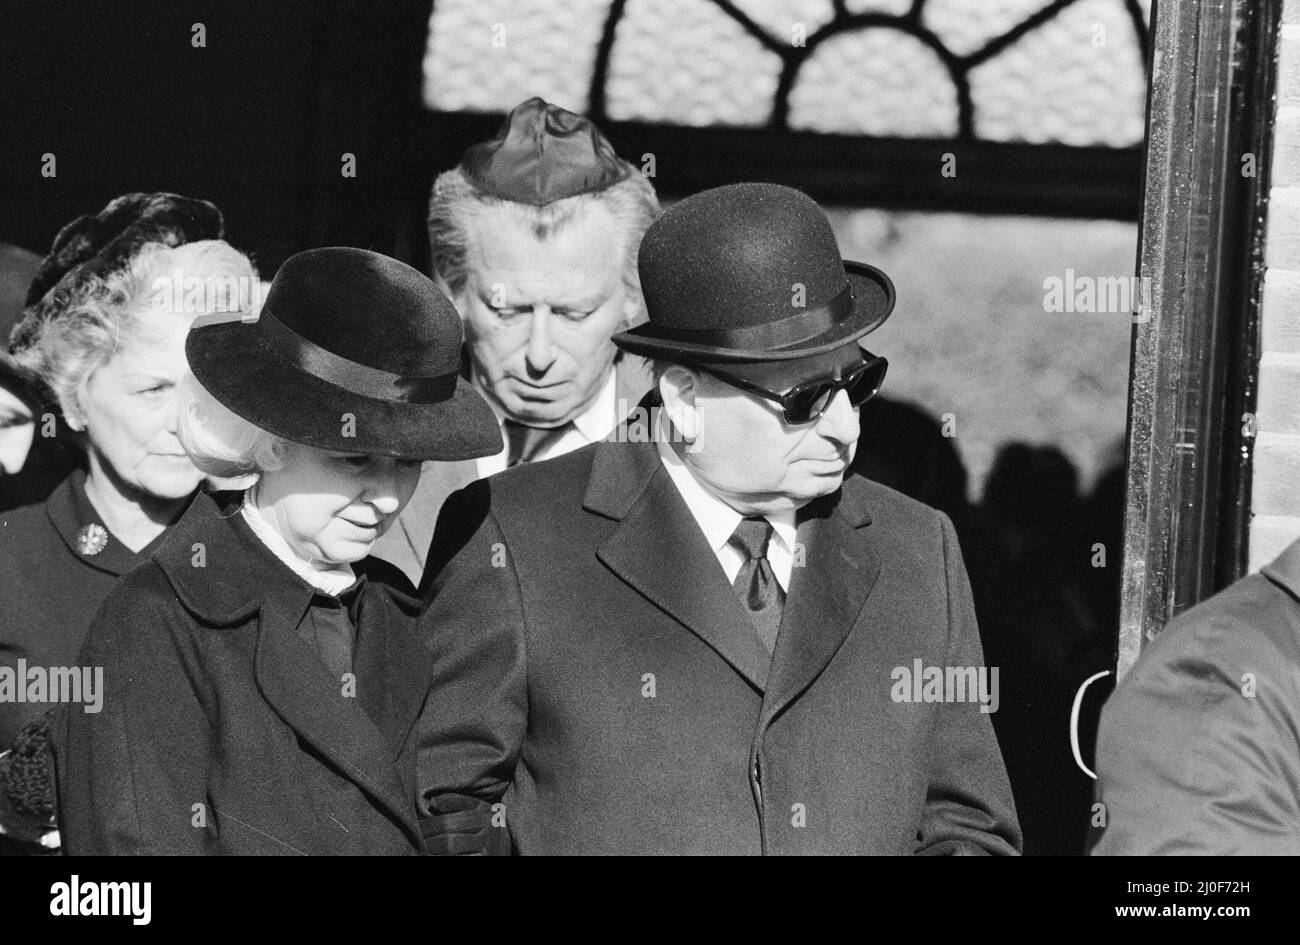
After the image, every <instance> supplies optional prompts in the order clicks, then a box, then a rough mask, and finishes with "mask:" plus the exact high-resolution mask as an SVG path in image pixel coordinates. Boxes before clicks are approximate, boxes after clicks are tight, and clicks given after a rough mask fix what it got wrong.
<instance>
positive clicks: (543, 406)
mask: <svg viewBox="0 0 1300 945" xmlns="http://www.w3.org/2000/svg"><path fill="white" fill-rule="evenodd" d="M502 406H504V407H505V411H506V416H508V417H509V418H510V419H511V420H514V421H517V422H518V423H523V424H526V425H527V426H530V427H560V426H564V424H566V423H568V422H569V421H570V420H572V419H573V418H574V417H576V416H577V415H578V414H579V413H581V412H582V408H581V406H580V405H574V404H571V403H569V402H567V401H565V402H559V401H549V402H543V401H533V400H521V399H520V398H518V397H511V398H510V400H509V402H508V403H506V404H503V405H502Z"/></svg>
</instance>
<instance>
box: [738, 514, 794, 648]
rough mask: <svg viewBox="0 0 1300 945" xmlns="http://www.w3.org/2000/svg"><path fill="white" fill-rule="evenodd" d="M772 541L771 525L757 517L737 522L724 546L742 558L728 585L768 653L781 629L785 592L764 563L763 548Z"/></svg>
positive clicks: (774, 644) (764, 551) (769, 563)
mask: <svg viewBox="0 0 1300 945" xmlns="http://www.w3.org/2000/svg"><path fill="white" fill-rule="evenodd" d="M771 541H772V523H771V522H769V521H768V520H767V519H765V518H763V517H762V516H761V515H753V516H750V517H748V518H743V519H741V520H740V524H739V525H737V526H736V530H735V531H734V532H733V533H732V535H731V537H730V538H729V539H727V543H728V544H729V545H731V546H732V547H733V548H735V549H736V550H737V551H739V552H740V553H741V554H742V555H744V556H745V563H744V564H742V565H741V566H740V571H739V572H737V574H736V579H735V580H734V581H732V582H731V586H732V587H733V588H735V590H736V595H737V596H738V597H739V598H740V602H741V604H743V605H744V606H745V609H746V610H747V611H749V616H750V619H751V620H753V621H754V626H755V628H756V629H757V630H758V637H759V639H760V640H762V641H763V645H764V646H765V647H767V651H768V652H769V653H772V652H774V651H775V650H776V634H777V631H778V630H780V629H781V612H782V609H783V608H784V607H785V591H783V590H781V585H780V583H779V582H778V581H777V579H776V574H775V573H774V572H773V571H772V563H771V562H770V561H768V560H767V546H768V544H769V543H770V542H771Z"/></svg>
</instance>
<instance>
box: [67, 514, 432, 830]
mask: <svg viewBox="0 0 1300 945" xmlns="http://www.w3.org/2000/svg"><path fill="white" fill-rule="evenodd" d="M356 570H357V572H358V573H359V574H360V575H362V576H363V577H364V578H365V584H364V586H363V588H362V590H361V595H362V596H361V599H360V605H359V613H358V618H357V619H358V627H357V640H356V647H355V658H354V675H355V680H354V683H355V685H354V688H352V689H351V691H349V687H348V686H347V685H346V682H341V681H340V680H338V679H336V678H335V677H334V676H333V675H332V674H331V673H330V672H329V670H327V669H326V667H325V664H324V663H323V662H322V661H321V659H320V658H319V657H318V656H317V654H316V652H315V650H314V649H313V648H312V647H311V646H310V645H309V644H308V643H307V642H305V641H304V640H303V639H302V638H301V637H300V636H299V634H298V633H297V632H296V628H297V627H298V624H299V622H300V620H301V619H302V617H303V615H304V614H305V612H306V611H307V608H308V607H309V605H310V602H311V598H312V594H313V591H312V589H311V587H310V586H308V585H307V583H306V582H304V581H303V580H302V579H301V578H299V577H298V576H297V575H295V574H294V573H293V572H292V571H291V570H290V569H289V568H288V567H287V566H286V565H284V564H283V563H282V562H280V561H279V560H278V559H277V558H276V557H275V556H274V555H272V554H271V552H270V551H269V550H267V548H266V547H265V546H264V545H263V544H262V543H261V542H260V541H259V540H258V539H257V538H256V537H255V536H254V535H253V533H252V532H251V531H250V530H249V528H248V526H247V525H246V524H245V523H244V521H243V519H242V518H241V517H240V516H239V515H238V514H237V512H236V506H235V505H234V504H233V502H231V501H229V500H228V499H225V500H223V502H222V504H220V505H219V504H218V502H216V501H214V500H213V499H212V498H210V497H206V496H203V497H200V498H199V499H198V500H197V501H196V502H195V504H194V505H193V506H192V507H191V508H190V510H189V512H187V513H186V515H185V516H184V517H183V518H182V519H181V520H180V521H179V522H178V523H177V524H176V525H175V526H174V527H173V530H172V532H171V533H170V534H169V535H168V537H167V539H166V540H165V541H164V542H163V544H162V546H161V547H160V548H159V550H158V551H157V552H156V553H155V554H154V555H153V556H152V557H151V559H150V560H149V561H148V562H147V563H145V564H144V565H142V566H141V567H139V568H137V569H136V570H134V571H132V572H131V573H130V574H128V575H127V576H126V577H125V578H123V580H122V582H121V583H120V584H119V585H118V586H117V588H115V589H114V591H113V592H112V593H111V594H110V595H109V596H108V598H107V599H106V600H105V602H104V604H103V606H102V607H101V608H100V610H99V612H98V613H97V614H96V616H95V619H94V620H93V622H92V624H91V627H90V631H89V633H88V635H87V638H86V644H85V647H84V649H83V651H82V654H81V662H82V664H83V665H91V666H102V667H103V669H104V690H105V691H104V702H103V708H102V711H100V712H99V713H97V714H90V713H85V712H82V711H78V710H77V708H76V707H70V710H69V711H67V712H66V713H64V714H63V715H62V717H61V719H60V724H59V725H58V726H57V727H56V729H55V742H56V761H57V765H56V767H57V769H58V790H59V803H60V814H61V824H60V826H61V829H62V831H63V842H64V845H65V848H66V850H67V852H69V853H71V854H83V853H90V854H122V853H130V854H135V853H142V854H201V853H238V854H353V853H358V854H371V853H414V852H420V851H421V850H422V841H421V831H420V825H419V823H418V818H417V813H416V803H415V785H414V779H415V760H414V759H415V755H414V746H415V737H414V736H415V722H416V719H417V718H418V716H419V713H420V709H421V706H422V705H423V703H424V697H425V693H426V692H427V690H428V684H429V657H428V654H427V652H426V651H425V649H424V648H423V647H422V646H421V644H420V641H419V639H418V638H417V637H416V635H415V632H414V626H415V616H416V611H417V609H418V606H419V605H418V601H417V600H416V599H415V597H414V594H413V588H411V586H410V584H409V583H408V582H406V581H405V579H404V578H403V577H402V576H401V574H400V573H399V572H397V570H396V569H395V568H393V567H392V566H390V565H387V564H385V563H384V562H382V561H379V560H378V559H375V558H368V559H366V560H365V561H363V562H360V563H359V564H358V565H357V566H356Z"/></svg>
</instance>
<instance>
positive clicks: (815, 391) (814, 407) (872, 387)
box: [703, 352, 889, 424]
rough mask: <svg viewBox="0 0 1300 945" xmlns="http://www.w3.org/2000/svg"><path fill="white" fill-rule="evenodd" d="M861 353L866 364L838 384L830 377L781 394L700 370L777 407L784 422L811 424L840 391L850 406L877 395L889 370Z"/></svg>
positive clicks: (724, 374)
mask: <svg viewBox="0 0 1300 945" xmlns="http://www.w3.org/2000/svg"><path fill="white" fill-rule="evenodd" d="M864 353H866V354H867V356H868V360H867V363H866V364H861V365H859V366H858V367H855V368H854V369H853V370H852V371H849V372H848V373H847V374H845V375H843V376H842V377H840V379H839V380H838V381H837V380H835V379H833V378H825V379H823V380H819V381H807V382H805V383H803V384H798V385H796V386H795V387H792V388H790V389H789V390H788V391H786V392H785V393H784V394H778V393H777V392H776V391H771V390H768V389H767V388H766V387H760V386H759V385H758V384H755V383H754V382H753V381H750V380H747V379H745V378H743V377H740V376H738V375H735V374H731V373H729V372H727V371H719V370H716V369H714V368H711V367H708V368H703V370H704V371H706V372H708V373H709V374H712V375H713V376H714V377H716V378H718V379H719V380H722V381H726V382H727V383H728V384H732V385H734V386H736V387H739V388H740V389H741V390H745V391H749V392H750V393H751V394H757V395H758V396H759V397H763V398H765V399H767V400H770V401H773V402H774V403H778V404H780V405H781V412H782V414H784V416H785V422H786V423H791V424H801V423H812V422H813V421H815V420H820V419H821V417H822V414H824V413H825V412H826V411H827V410H828V409H829V408H830V405H831V402H832V401H834V400H835V395H836V394H837V393H839V392H840V391H841V390H843V391H846V392H847V393H848V395H849V403H850V404H852V405H853V406H854V407H861V406H862V405H863V404H865V403H866V402H867V401H868V400H870V399H871V398H872V397H875V396H876V394H877V393H878V392H879V390H880V385H881V384H883V383H884V381H885V372H886V371H887V370H889V362H888V361H887V360H885V359H884V358H881V357H877V356H876V355H874V354H871V353H870V352H864Z"/></svg>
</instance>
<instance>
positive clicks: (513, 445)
mask: <svg viewBox="0 0 1300 945" xmlns="http://www.w3.org/2000/svg"><path fill="white" fill-rule="evenodd" d="M572 428H573V423H572V422H570V423H566V424H564V425H562V426H558V427H530V426H527V425H525V424H522V423H519V422H518V421H516V420H506V421H504V422H503V423H502V424H501V429H502V431H503V432H504V433H505V435H506V465H507V466H518V465H519V464H520V463H531V462H532V461H533V460H534V459H535V458H536V457H537V455H538V454H539V453H541V452H542V451H543V450H545V449H546V448H547V447H549V446H550V445H551V444H552V443H554V442H555V441H556V440H558V439H559V438H560V437H562V436H564V434H566V433H568V432H569V430H571V429H572Z"/></svg>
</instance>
